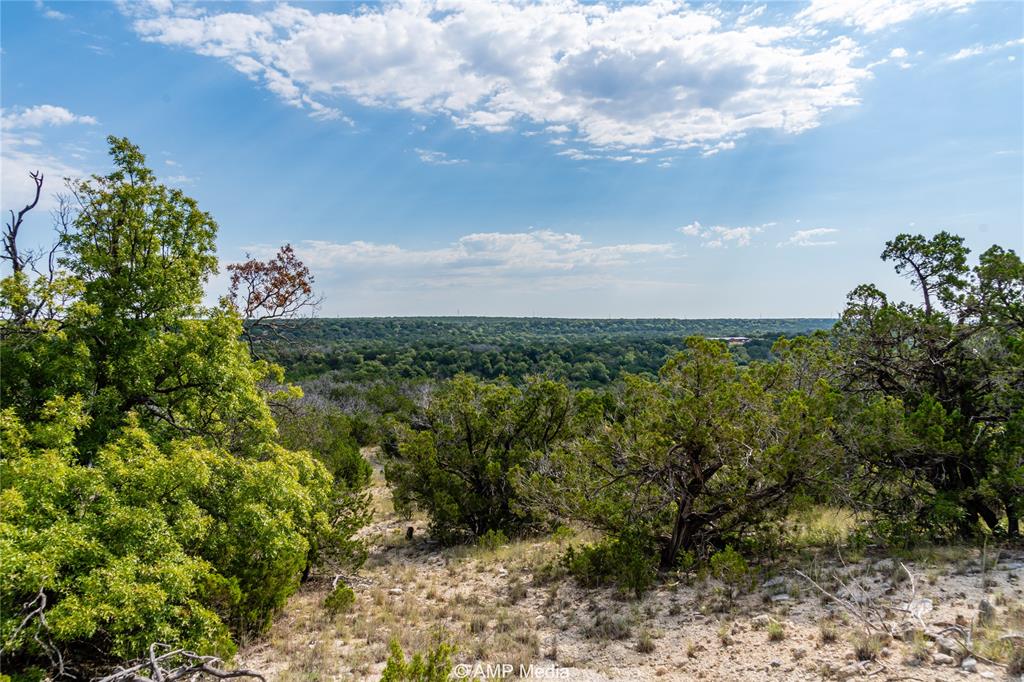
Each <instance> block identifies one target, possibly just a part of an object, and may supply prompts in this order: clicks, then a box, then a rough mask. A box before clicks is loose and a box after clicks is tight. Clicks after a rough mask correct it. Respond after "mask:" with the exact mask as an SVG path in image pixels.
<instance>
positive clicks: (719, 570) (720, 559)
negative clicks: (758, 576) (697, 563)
mask: <svg viewBox="0 0 1024 682" xmlns="http://www.w3.org/2000/svg"><path fill="white" fill-rule="evenodd" d="M749 571H750V569H749V567H748V566H747V562H746V560H745V559H744V558H743V557H742V556H740V554H739V552H737V551H736V550H734V549H733V548H732V546H731V545H730V546H728V547H726V548H725V549H723V550H722V551H721V552H716V553H715V554H713V555H712V556H711V574H712V575H714V576H715V577H716V578H718V579H719V580H721V581H722V582H724V583H726V584H728V585H739V584H740V583H741V582H742V581H743V580H744V579H745V578H746V577H747V573H749Z"/></svg>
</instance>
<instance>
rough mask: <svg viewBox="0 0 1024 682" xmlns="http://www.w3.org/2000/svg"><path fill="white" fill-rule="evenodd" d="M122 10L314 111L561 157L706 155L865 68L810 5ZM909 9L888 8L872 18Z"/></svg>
mask: <svg viewBox="0 0 1024 682" xmlns="http://www.w3.org/2000/svg"><path fill="white" fill-rule="evenodd" d="M966 2H967V0H945V1H944V2H939V0H927V1H925V0H918V2H912V3H910V4H911V5H912V6H914V7H917V6H919V5H920V6H921V8H925V9H927V8H928V7H932V6H935V7H938V6H939V5H941V6H943V7H947V8H948V7H958V6H963V5H965V4H966ZM884 4H886V5H888V4H891V3H884ZM123 7H124V8H125V11H127V12H129V13H130V14H131V15H132V17H133V25H134V28H135V30H136V31H137V32H138V33H139V34H140V35H141V36H142V37H143V39H145V40H148V41H152V42H157V43H161V44H164V45H169V46H175V47H180V48H184V49H188V50H191V51H193V52H196V53H198V54H201V55H206V56H209V57H211V58H216V59H220V60H223V61H225V62H227V63H228V64H230V65H231V66H232V67H233V68H235V69H236V70H238V71H239V72H241V73H243V74H244V75H246V76H247V77H249V78H252V79H254V80H256V81H258V82H260V83H262V85H263V86H264V87H266V88H267V89H269V90H270V91H271V92H273V93H274V94H275V95H277V96H278V97H279V98H281V99H282V100H283V101H285V102H286V103H288V104H290V105H292V106H296V107H300V108H303V109H306V110H308V111H309V112H310V113H311V114H314V115H317V116H319V117H321V118H328V117H332V116H333V117H340V116H341V112H340V110H339V109H337V108H335V107H334V106H331V104H337V103H338V100H339V99H340V98H343V97H344V98H351V99H353V100H355V101H357V102H358V103H360V104H362V105H364V106H373V107H389V108H399V109H405V110H408V111H412V112H417V113H421V114H427V115H437V116H443V117H446V118H448V119H450V120H451V121H452V122H453V123H454V124H455V125H457V126H461V127H465V128H472V129H478V130H484V131H490V132H500V131H506V130H510V129H513V128H521V127H530V126H540V127H542V128H544V129H547V130H550V131H552V132H556V133H558V134H566V133H570V132H572V133H575V134H576V135H577V136H578V137H579V139H580V140H581V142H582V144H583V145H584V146H585V147H586V148H585V149H578V150H576V151H575V152H573V153H566V155H567V156H571V157H572V158H583V157H584V156H586V155H593V154H594V152H595V151H597V150H609V149H619V150H629V151H631V152H633V153H635V152H636V151H650V150H654V149H659V150H662V149H687V148H695V149H698V150H700V151H701V152H703V153H705V154H707V155H711V154H714V153H716V152H718V151H722V150H726V149H729V148H731V146H732V145H734V144H735V141H736V140H737V139H739V138H741V137H743V136H744V135H746V134H748V133H750V132H752V131H755V130H774V131H781V132H785V133H793V134H795V133H800V132H803V131H806V130H808V129H811V128H814V127H816V126H818V125H820V124H821V122H822V120H823V117H824V115H825V114H826V113H827V112H828V111H829V110H831V109H834V108H836V107H847V106H853V105H856V104H857V103H858V97H857V91H858V86H859V84H860V83H861V82H862V81H864V80H865V79H867V78H870V75H871V72H870V71H869V70H868V69H867V68H865V67H861V66H858V65H857V62H858V60H859V58H860V57H861V56H862V55H861V49H860V47H859V45H858V44H857V42H856V41H855V40H854V39H853V38H852V37H849V36H844V37H838V38H828V37H827V36H824V34H823V32H822V31H821V30H820V29H818V28H816V27H815V26H814V23H815V22H817V21H836V20H840V21H847V20H848V21H850V22H853V23H854V24H856V25H858V26H861V25H863V28H865V30H869V29H871V28H872V27H873V26H874V23H872V22H870V21H869V22H866V23H865V22H864V21H862V19H861V16H860V14H859V13H857V12H853V13H852V15H850V16H852V18H849V19H848V17H847V15H848V13H843V12H840V13H838V14H837V13H835V12H826V11H824V10H823V9H822V7H821V6H820V3H817V2H816V3H814V4H812V5H811V6H810V7H809V8H808V9H807V10H805V11H804V12H801V13H800V14H801V15H803V16H802V18H801V20H800V21H797V22H793V23H792V24H791V25H780V26H764V25H754V22H753V20H754V19H759V18H760V17H759V16H758V15H759V14H760V13H761V12H760V10H752V11H750V12H746V13H743V14H740V15H739V16H738V17H737V16H732V18H729V17H728V16H727V13H723V12H721V11H720V10H718V9H716V8H714V7H709V6H702V7H693V6H689V5H687V4H685V3H681V2H680V3H677V2H671V1H669V0H665V1H658V2H652V3H649V4H642V5H637V4H631V3H625V4H621V5H619V4H615V5H601V4H589V3H579V2H575V1H573V0H565V1H563V2H558V3H553V2H552V3H518V2H500V3H499V2H492V3H481V2H476V1H475V0H436V1H435V2H409V3H396V4H384V5H374V6H370V7H369V8H368V9H365V11H364V10H360V11H357V12H352V13H337V14H335V13H331V12H328V11H318V12H313V11H309V10H306V9H302V8H298V7H293V6H290V5H287V4H282V5H276V6H274V7H272V8H269V9H257V10H253V12H252V13H246V12H218V11H216V6H214V9H213V10H203V9H196V8H195V7H193V6H192V5H188V6H186V7H185V8H177V7H170V6H165V7H164V8H163V9H159V10H154V9H152V8H150V9H142V7H141V6H139V5H135V4H128V3H125V5H123ZM921 8H919V9H914V10H907V11H903V12H901V13H895V12H894V10H892V9H891V8H890V9H889V13H890V14H892V15H893V16H892V18H891V19H887V21H896V20H897V18H896V16H895V15H896V14H899V15H900V16H903V17H904V18H909V17H910V16H912V15H913V14H915V13H917V12H918V11H925V9H921ZM928 11H935V10H934V9H930V10H928ZM900 20H902V19H900ZM329 103H330V104H329ZM619 156H623V157H625V156H628V155H624V154H619Z"/></svg>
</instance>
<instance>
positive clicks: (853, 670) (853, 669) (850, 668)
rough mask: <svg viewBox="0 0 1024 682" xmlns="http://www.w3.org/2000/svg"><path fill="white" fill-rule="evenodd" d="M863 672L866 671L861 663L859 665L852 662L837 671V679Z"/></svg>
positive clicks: (848, 677)
mask: <svg viewBox="0 0 1024 682" xmlns="http://www.w3.org/2000/svg"><path fill="white" fill-rule="evenodd" d="M862 672H864V671H863V670H862V669H861V667H860V666H859V665H857V664H856V663H851V664H849V665H845V666H843V667H842V668H840V669H839V670H837V671H836V679H838V680H848V679H850V678H851V677H857V675H860V674H861V673H862Z"/></svg>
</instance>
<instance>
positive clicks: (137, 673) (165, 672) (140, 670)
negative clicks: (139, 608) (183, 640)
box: [96, 642, 266, 682]
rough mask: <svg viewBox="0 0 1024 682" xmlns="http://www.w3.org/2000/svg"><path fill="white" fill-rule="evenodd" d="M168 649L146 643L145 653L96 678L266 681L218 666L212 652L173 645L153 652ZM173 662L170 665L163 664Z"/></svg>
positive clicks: (119, 681)
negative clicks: (147, 650)
mask: <svg viewBox="0 0 1024 682" xmlns="http://www.w3.org/2000/svg"><path fill="white" fill-rule="evenodd" d="M158 648H164V649H171V647H170V646H169V645H167V644H164V643H162V642H154V643H153V644H151V645H150V647H149V656H148V657H147V658H146V659H145V660H140V661H139V662H138V663H135V664H134V665H130V666H129V667H121V668H118V669H117V670H115V671H114V672H113V673H111V674H110V675H107V676H106V677H103V678H100V679H99V680H97V681H96V682H175V680H180V679H183V678H186V677H187V678H190V679H192V680H197V679H199V678H200V677H201V676H202V675H209V676H210V677H213V678H216V679H218V680H226V679H231V678H235V677H252V678H254V679H257V680H260V682H266V678H265V677H263V675H261V674H260V673H258V672H255V671H253V670H245V669H239V670H222V669H220V668H219V667H217V664H219V663H222V661H221V660H220V659H219V658H217V657H216V656H203V655H200V654H197V653H194V652H192V651H186V650H184V649H174V650H170V651H167V652H166V653H163V654H160V655H157V649H158ZM167 666H173V667H167ZM146 675H149V676H148V677H147V676H146Z"/></svg>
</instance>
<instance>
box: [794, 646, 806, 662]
mask: <svg viewBox="0 0 1024 682" xmlns="http://www.w3.org/2000/svg"><path fill="white" fill-rule="evenodd" d="M806 655H807V649H804V648H803V647H797V648H796V649H793V660H794V661H799V660H800V659H802V658H803V657H804V656H806Z"/></svg>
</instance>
